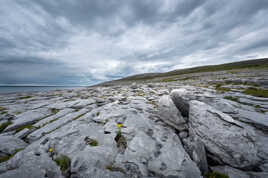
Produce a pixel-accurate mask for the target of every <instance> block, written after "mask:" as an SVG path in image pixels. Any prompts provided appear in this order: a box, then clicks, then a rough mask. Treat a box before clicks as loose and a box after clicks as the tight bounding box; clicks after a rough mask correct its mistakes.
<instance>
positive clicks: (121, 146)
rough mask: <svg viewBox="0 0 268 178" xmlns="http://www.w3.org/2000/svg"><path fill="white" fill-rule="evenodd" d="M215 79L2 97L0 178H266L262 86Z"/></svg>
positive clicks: (267, 137) (266, 116) (267, 118)
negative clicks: (213, 177)
mask: <svg viewBox="0 0 268 178" xmlns="http://www.w3.org/2000/svg"><path fill="white" fill-rule="evenodd" d="M255 74H256V73H255ZM211 75H212V74H211V73H209V74H207V76H206V75H205V74H202V75H200V76H201V77H203V80H200V79H199V80H198V81H193V80H190V81H188V83H187V81H182V82H179V81H175V82H151V83H148V82H147V83H146V82H144V83H142V82H137V83H134V82H131V84H129V83H127V84H123V83H122V84H119V83H115V84H114V85H110V86H94V87H89V88H81V89H74V90H56V91H50V92H32V93H13V94H12V93H11V94H1V95H0V106H1V107H0V125H1V133H0V143H1V145H0V162H1V163H0V178H5V177H11V178H13V177H14V178H17V177H21V178H24V177H25V178H31V177H38V178H42V177H44V178H45V177H55V178H56V177H68V178H69V177H71V178H85V177H101V178H105V177H107V178H110V177H114V178H120V177H122V178H123V177H124V178H125V177H131V178H132V177H137V178H139V177H144V178H145V177H146V178H149V177H152V178H153V177H178V178H199V177H200V178H201V177H206V174H207V173H208V172H216V171H217V172H220V173H222V174H225V175H228V176H229V177H230V178H234V177H236V178H237V177H245V178H246V177H249V178H260V177H262V178H263V177H267V174H268V99H267V98H265V97H257V96H253V95H249V94H246V93H243V92H241V90H244V89H245V88H248V87H250V86H248V85H251V84H252V83H250V81H254V82H255V83H254V84H256V83H258V84H260V86H259V89H262V90H265V89H267V85H266V83H265V82H263V81H264V80H263V79H262V81H260V82H259V81H258V77H256V78H254V79H252V78H251V79H245V81H243V82H244V83H246V84H245V85H243V87H242V86H241V87H238V84H241V81H240V79H241V77H239V76H238V78H237V79H234V80H233V81H228V82H227V83H228V86H227V87H226V88H229V89H228V90H227V89H225V90H224V91H223V90H222V89H221V90H220V91H219V89H218V88H219V86H218V84H219V83H221V84H222V86H224V85H225V83H224V82H222V80H220V77H219V76H224V74H223V73H222V72H220V73H218V75H219V76H217V75H216V74H215V75H214V76H217V77H218V78H216V79H214V80H209V78H208V76H211ZM226 75H227V74H226ZM237 75H238V74H237ZM243 75H245V74H243ZM263 76H264V77H263ZM263 76H262V78H265V76H267V75H263ZM200 81H201V82H203V83H202V85H203V86H200ZM205 85H207V86H205Z"/></svg>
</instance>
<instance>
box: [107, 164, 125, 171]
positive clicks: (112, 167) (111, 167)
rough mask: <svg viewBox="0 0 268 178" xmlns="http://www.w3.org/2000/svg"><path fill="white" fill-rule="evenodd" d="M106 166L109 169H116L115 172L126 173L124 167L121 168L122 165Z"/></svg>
mask: <svg viewBox="0 0 268 178" xmlns="http://www.w3.org/2000/svg"><path fill="white" fill-rule="evenodd" d="M105 168H106V169H108V170H109V171H115V172H122V173H125V171H124V169H123V168H121V167H115V166H113V164H111V165H107V166H105Z"/></svg>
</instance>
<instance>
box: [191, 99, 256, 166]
mask: <svg viewBox="0 0 268 178" xmlns="http://www.w3.org/2000/svg"><path fill="white" fill-rule="evenodd" d="M189 124H190V130H191V133H192V134H193V136H194V137H196V138H199V139H200V140H201V141H202V142H203V143H204V144H205V147H206V149H207V150H208V151H209V152H210V153H212V154H213V155H214V156H215V157H217V158H219V160H220V161H221V162H222V163H226V164H229V165H232V166H234V167H238V168H248V169H250V168H251V169H252V168H253V167H255V166H256V165H258V164H259V163H260V161H261V160H260V158H259V157H258V156H257V153H258V152H257V149H256V147H255V140H256V135H255V132H254V131H253V130H251V129H250V128H247V127H246V126H245V125H243V124H241V123H239V122H238V121H235V120H234V119H232V118H231V117H230V116H229V115H226V114H224V113H222V112H220V111H218V110H216V109H214V108H213V107H211V106H209V105H207V104H205V103H202V102H199V101H195V100H194V101H190V113H189Z"/></svg>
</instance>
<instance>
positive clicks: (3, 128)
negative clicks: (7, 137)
mask: <svg viewBox="0 0 268 178" xmlns="http://www.w3.org/2000/svg"><path fill="white" fill-rule="evenodd" d="M10 124H12V122H11V121H7V122H5V123H3V124H1V125H0V133H1V132H3V131H4V130H5V129H6V128H7V127H8V126H9V125H10Z"/></svg>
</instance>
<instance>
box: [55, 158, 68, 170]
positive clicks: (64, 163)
mask: <svg viewBox="0 0 268 178" xmlns="http://www.w3.org/2000/svg"><path fill="white" fill-rule="evenodd" d="M55 162H56V163H57V165H58V166H59V167H60V170H61V171H66V170H67V169H68V168H69V167H70V166H71V159H70V158H69V157H68V156H66V155H60V156H58V157H57V158H56V159H55Z"/></svg>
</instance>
